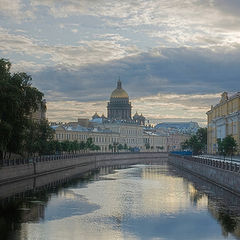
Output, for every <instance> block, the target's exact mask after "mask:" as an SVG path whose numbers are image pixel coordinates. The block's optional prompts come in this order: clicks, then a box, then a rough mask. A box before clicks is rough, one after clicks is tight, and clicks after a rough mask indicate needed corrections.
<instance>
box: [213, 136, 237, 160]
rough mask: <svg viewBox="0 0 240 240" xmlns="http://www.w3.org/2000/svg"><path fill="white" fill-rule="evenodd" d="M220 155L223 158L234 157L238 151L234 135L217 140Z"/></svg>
mask: <svg viewBox="0 0 240 240" xmlns="http://www.w3.org/2000/svg"><path fill="white" fill-rule="evenodd" d="M217 144H218V153H219V154H220V155H223V156H232V155H233V154H234V153H235V152H236V151H237V142H236V140H235V139H234V137H233V136H232V135H228V136H227V137H225V138H223V139H220V138H219V139H217Z"/></svg>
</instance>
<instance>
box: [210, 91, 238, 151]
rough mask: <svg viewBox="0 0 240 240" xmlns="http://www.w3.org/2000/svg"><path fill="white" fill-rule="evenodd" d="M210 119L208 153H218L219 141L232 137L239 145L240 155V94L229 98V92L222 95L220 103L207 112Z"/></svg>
mask: <svg viewBox="0 0 240 240" xmlns="http://www.w3.org/2000/svg"><path fill="white" fill-rule="evenodd" d="M207 118H208V139H207V140H208V143H207V145H208V146H207V147H208V153H209V154H215V153H216V152H217V139H218V138H220V139H223V138H225V137H226V136H228V135H232V136H233V137H234V138H235V140H236V142H237V144H238V154H239V153H240V148H239V147H240V92H238V93H236V94H234V95H233V96H231V97H228V94H227V92H224V93H223V94H222V97H221V100H220V102H219V103H218V104H217V105H216V106H211V110H210V111H208V112H207Z"/></svg>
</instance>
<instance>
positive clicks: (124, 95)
mask: <svg viewBox="0 0 240 240" xmlns="http://www.w3.org/2000/svg"><path fill="white" fill-rule="evenodd" d="M111 98H128V94H127V93H126V91H125V90H123V89H115V90H114V91H113V92H112V94H111Z"/></svg>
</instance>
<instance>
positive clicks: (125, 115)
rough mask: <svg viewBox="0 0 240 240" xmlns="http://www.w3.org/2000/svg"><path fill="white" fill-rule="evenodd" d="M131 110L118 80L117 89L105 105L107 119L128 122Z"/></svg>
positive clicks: (125, 93)
mask: <svg viewBox="0 0 240 240" xmlns="http://www.w3.org/2000/svg"><path fill="white" fill-rule="evenodd" d="M131 110H132V106H131V103H130V102H129V97H128V94H127V92H126V91H125V90H124V89H122V83H121V81H120V80H118V83H117V88H116V89H115V90H114V91H113V92H112V94H111V97H110V102H109V103H108V105H107V116H108V118H109V119H121V120H130V119H131Z"/></svg>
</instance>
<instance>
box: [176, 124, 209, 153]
mask: <svg viewBox="0 0 240 240" xmlns="http://www.w3.org/2000/svg"><path fill="white" fill-rule="evenodd" d="M181 146H182V149H189V150H191V151H192V152H193V154H201V153H203V152H205V151H206V147H207V129H206V128H199V129H198V131H197V133H196V134H195V135H193V136H191V138H190V139H187V140H186V141H185V142H183V143H182V144H181Z"/></svg>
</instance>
